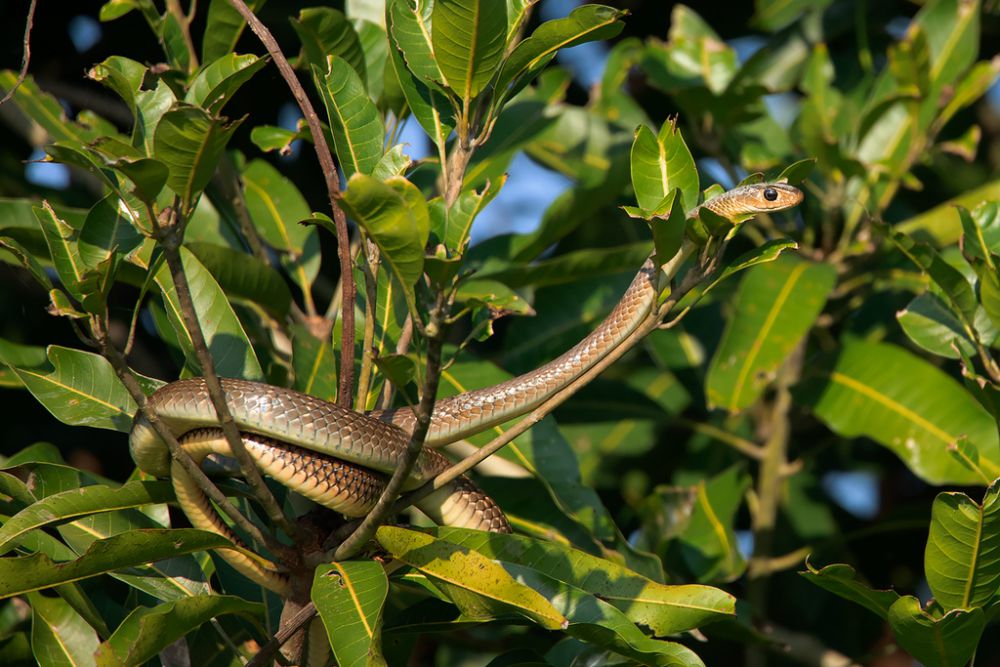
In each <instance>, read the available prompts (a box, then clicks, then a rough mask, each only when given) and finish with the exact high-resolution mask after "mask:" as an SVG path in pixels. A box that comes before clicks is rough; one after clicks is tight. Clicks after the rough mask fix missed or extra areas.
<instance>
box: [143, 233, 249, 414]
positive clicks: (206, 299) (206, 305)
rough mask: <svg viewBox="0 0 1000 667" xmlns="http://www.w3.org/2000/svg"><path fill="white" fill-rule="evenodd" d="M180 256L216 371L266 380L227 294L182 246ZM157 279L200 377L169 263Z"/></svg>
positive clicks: (175, 324) (188, 358)
mask: <svg viewBox="0 0 1000 667" xmlns="http://www.w3.org/2000/svg"><path fill="white" fill-rule="evenodd" d="M180 253H181V263H182V264H183V266H184V273H185V274H186V275H187V281H188V286H189V287H190V288H191V299H192V300H193V301H194V309H195V313H196V314H197V316H198V322H199V323H200V324H201V330H202V333H203V334H204V336H205V344H206V345H208V351H209V353H210V354H211V355H212V360H213V361H214V362H215V370H216V371H217V372H218V374H219V375H220V376H221V377H238V378H244V379H247V380H263V379H264V373H263V371H262V370H261V368H260V363H259V362H258V361H257V355H256V354H255V353H254V349H253V346H252V345H251V344H250V340H249V338H247V334H246V331H244V329H243V325H242V324H240V320H239V318H237V317H236V313H234V312H233V308H232V306H231V305H229V301H228V300H227V299H226V294H225V292H223V291H222V288H221V287H219V284H218V283H217V282H216V281H215V278H213V277H212V274H211V273H209V272H208V270H207V269H206V268H205V267H204V265H202V263H201V262H200V261H198V258H197V257H195V255H194V254H193V253H192V252H191V251H190V250H188V249H187V248H184V247H182V248H181V250H180ZM155 280H156V284H157V285H158V286H159V288H160V292H161V293H162V295H163V304H164V307H165V308H166V309H167V315H168V317H169V318H170V323H171V325H172V326H173V329H174V332H175V333H176V334H177V338H178V340H179V341H180V342H181V345H182V347H183V350H184V355H185V358H186V359H187V363H188V366H189V368H190V369H191V371H192V372H193V373H194V374H195V375H198V374H199V373H198V372H197V371H198V368H199V366H198V359H197V356H196V355H195V353H194V348H193V347H192V344H191V335H190V334H189V333H188V331H187V327H186V326H185V324H184V318H183V316H182V315H181V307H180V302H179V301H178V300H177V292H176V290H175V289H174V283H173V279H172V278H171V276H170V269H169V268H168V267H167V265H166V263H164V264H163V265H162V266H161V267H160V269H159V271H157V273H156V278H155ZM133 411H134V408H133Z"/></svg>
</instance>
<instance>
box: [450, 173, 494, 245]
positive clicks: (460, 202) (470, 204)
mask: <svg viewBox="0 0 1000 667" xmlns="http://www.w3.org/2000/svg"><path fill="white" fill-rule="evenodd" d="M506 181H507V177H506V176H503V177H501V178H500V180H499V181H497V183H496V185H493V184H491V183H490V182H487V183H486V185H485V186H483V188H482V190H480V191H479V192H476V191H475V190H463V191H462V192H461V193H459V195H458V198H457V199H456V200H455V203H453V204H452V205H451V208H449V209H448V211H447V212H446V213H445V223H444V234H443V238H442V239H441V240H442V241H444V245H445V247H446V248H448V249H449V250H451V251H454V252H457V253H463V252H465V248H466V246H467V245H468V243H469V231H470V230H471V229H472V223H473V221H475V219H476V216H478V215H479V214H480V213H481V212H482V210H483V209H484V208H486V207H487V206H488V205H489V203H490V202H491V201H493V198H494V197H496V196H497V195H498V194H499V193H500V190H501V189H502V188H503V186H504V183H505V182H506Z"/></svg>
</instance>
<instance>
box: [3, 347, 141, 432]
mask: <svg viewBox="0 0 1000 667" xmlns="http://www.w3.org/2000/svg"><path fill="white" fill-rule="evenodd" d="M7 354H8V352H7V348H6V347H3V348H0V361H3V362H4V363H7V364H9V365H11V370H13V371H14V373H16V374H17V376H18V378H19V379H20V380H21V382H23V383H24V385H25V387H27V388H28V391H30V392H31V394H32V395H33V396H34V397H35V398H36V399H37V400H38V402H39V403H41V404H42V405H44V406H45V408H46V409H47V410H48V411H49V412H51V413H52V415H53V416H54V417H55V418H56V419H58V420H59V421H61V422H63V423H65V424H72V425H75V426H91V427H93V428H106V429H111V430H114V431H122V432H123V433H124V432H127V431H128V430H129V429H130V428H132V416H133V415H134V414H135V411H136V405H135V402H134V401H133V400H132V397H131V396H130V395H129V393H128V392H127V391H126V390H125V386H124V385H122V383H121V381H120V380H119V379H118V376H117V375H115V371H114V369H112V368H111V364H110V363H108V361H107V360H106V359H105V358H104V357H101V356H99V355H96V354H93V353H92V352H84V351H83V350H74V349H71V348H68V347H60V346H58V345H51V346H49V348H48V350H47V355H48V359H49V362H50V363H51V364H52V368H51V369H41V368H18V367H16V366H14V365H13V364H14V360H13V359H8V356H7Z"/></svg>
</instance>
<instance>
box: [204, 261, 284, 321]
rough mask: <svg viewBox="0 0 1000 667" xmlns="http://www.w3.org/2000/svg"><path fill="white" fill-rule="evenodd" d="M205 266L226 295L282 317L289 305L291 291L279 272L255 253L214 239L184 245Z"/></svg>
mask: <svg viewBox="0 0 1000 667" xmlns="http://www.w3.org/2000/svg"><path fill="white" fill-rule="evenodd" d="M185 247H186V248H187V249H188V250H190V251H191V254H193V255H194V256H195V257H197V258H198V261H199V262H201V264H202V265H203V266H204V267H205V268H206V269H208V270H209V272H210V273H211V274H212V276H213V277H214V278H215V279H216V280H217V281H218V283H219V286H220V287H221V288H222V289H223V290H225V292H226V294H228V295H229V296H230V298H236V299H242V300H244V301H248V302H250V303H255V304H258V305H260V306H261V307H262V308H263V309H264V310H266V311H267V312H269V313H271V314H272V315H274V316H276V317H278V318H284V317H285V316H286V315H287V314H288V310H289V308H291V305H292V293H291V291H289V289H288V285H287V284H286V283H285V281H284V279H283V278H282V277H281V274H280V273H278V272H277V271H276V270H275V269H273V268H271V267H270V266H269V265H267V264H265V263H263V262H262V261H260V260H259V259H257V258H256V257H253V256H251V255H248V254H246V253H243V252H239V251H236V250H231V249H230V248H226V247H225V246H220V245H215V244H214V243H188V244H186V246H185Z"/></svg>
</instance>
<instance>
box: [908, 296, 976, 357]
mask: <svg viewBox="0 0 1000 667" xmlns="http://www.w3.org/2000/svg"><path fill="white" fill-rule="evenodd" d="M896 319H897V320H898V321H899V326H900V327H902V329H903V331H904V332H905V333H906V335H907V336H908V337H909V339H910V340H912V341H913V342H914V343H916V344H917V345H918V346H920V347H921V348H923V349H925V350H927V351H928V352H930V353H932V354H936V355H938V356H941V357H947V358H949V359H958V356H959V355H958V352H956V351H955V349H954V348H953V347H952V345H953V344H955V345H958V346H959V347H961V348H962V350H964V351H965V353H966V354H968V355H973V354H975V353H976V348H975V346H974V345H973V342H972V341H971V340H969V337H968V335H967V334H966V333H965V329H964V328H963V327H962V323H961V322H959V320H958V318H957V317H955V315H954V314H953V313H952V312H951V310H949V309H948V306H946V305H945V304H944V302H943V301H941V299H940V298H938V297H937V296H936V295H935V294H933V293H931V292H924V293H923V294H921V295H920V296H918V297H916V298H915V299H913V301H911V302H910V303H909V305H907V306H906V308H904V309H903V310H901V311H899V312H898V313H896Z"/></svg>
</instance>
